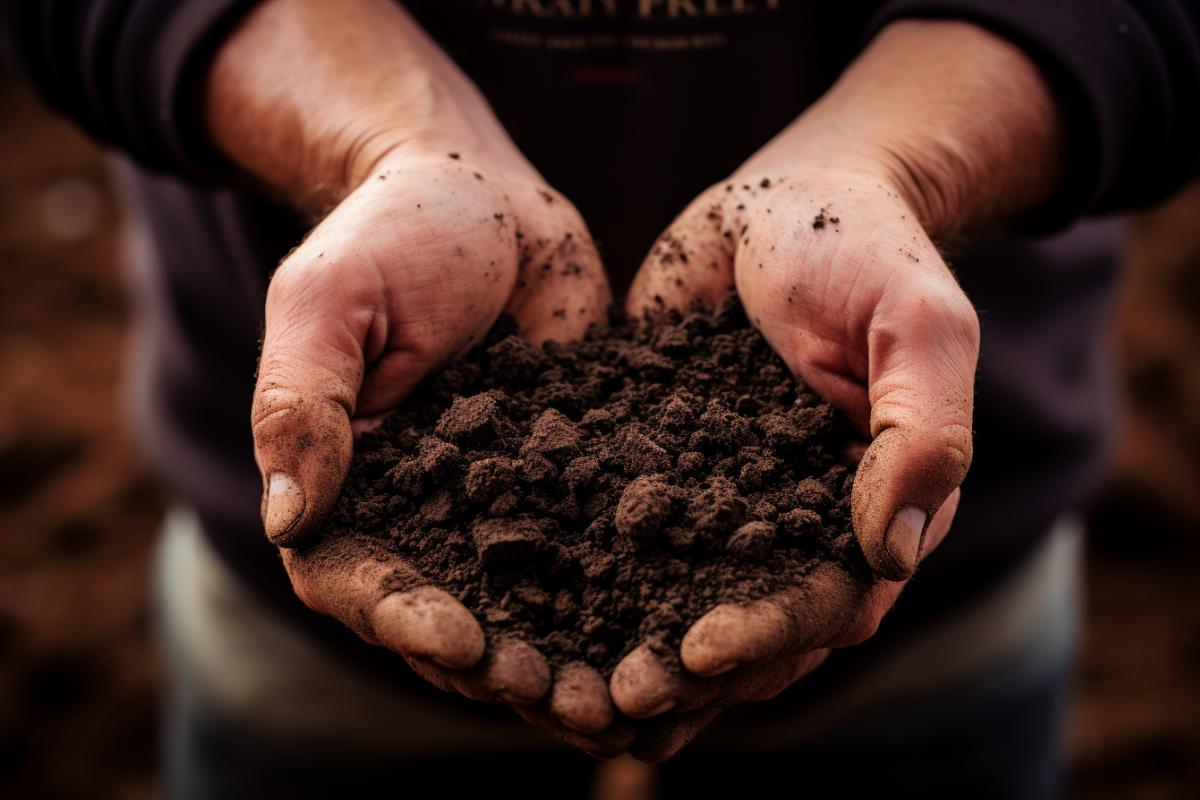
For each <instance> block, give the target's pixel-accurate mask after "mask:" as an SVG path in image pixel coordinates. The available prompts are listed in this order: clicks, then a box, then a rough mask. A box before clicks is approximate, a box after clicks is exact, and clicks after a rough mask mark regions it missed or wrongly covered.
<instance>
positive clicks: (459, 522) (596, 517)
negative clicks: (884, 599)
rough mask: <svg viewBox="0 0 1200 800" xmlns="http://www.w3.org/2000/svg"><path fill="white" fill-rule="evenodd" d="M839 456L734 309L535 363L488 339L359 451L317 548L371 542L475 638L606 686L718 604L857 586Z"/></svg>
mask: <svg viewBox="0 0 1200 800" xmlns="http://www.w3.org/2000/svg"><path fill="white" fill-rule="evenodd" d="M852 439H853V432H852V430H851V428H850V426H849V425H848V424H847V423H845V422H844V421H843V420H841V419H840V418H839V417H838V415H836V414H835V413H834V411H833V410H832V409H831V408H830V407H829V406H828V405H826V404H824V403H823V402H821V401H820V399H819V398H818V397H816V396H815V395H814V394H813V393H812V392H810V391H809V390H808V389H807V388H806V387H805V386H803V385H801V384H799V383H797V381H796V380H795V379H794V378H793V377H792V376H791V375H790V374H789V373H788V371H787V370H786V368H785V367H784V365H783V363H782V362H781V361H780V360H779V359H778V357H777V356H776V355H775V354H774V352H773V351H772V350H771V349H770V347H769V346H768V345H767V344H766V342H765V341H764V340H763V339H762V337H761V336H760V335H759V334H758V333H757V332H756V331H755V330H754V329H753V328H751V327H750V326H749V325H748V324H747V321H746V319H745V318H744V316H743V314H742V312H741V306H740V304H739V303H738V302H737V299H736V298H735V297H732V296H731V297H730V298H728V299H727V300H726V301H725V302H724V303H723V304H722V305H721V307H720V309H719V310H718V311H717V312H703V311H699V310H697V311H694V312H692V313H689V314H686V315H684V314H679V313H677V312H670V313H666V314H663V315H661V316H659V317H658V318H656V319H654V320H649V321H637V322H635V321H631V320H627V319H614V320H613V321H612V323H611V324H610V325H607V326H596V327H594V328H592V329H591V331H590V332H589V334H588V336H587V337H586V338H585V339H584V340H583V341H581V342H575V343H570V344H559V343H548V344H546V345H543V346H542V347H533V346H531V345H529V344H527V343H526V342H525V341H524V340H522V339H520V338H518V337H517V336H516V335H515V329H514V327H513V325H512V324H511V323H510V322H508V321H502V322H501V323H500V324H498V325H497V327H496V329H495V330H493V331H492V333H491V334H490V335H489V337H488V339H487V340H486V341H485V342H484V343H483V344H482V345H481V346H480V347H478V348H476V349H475V350H473V351H471V352H470V353H469V354H468V355H467V356H466V357H464V358H463V359H461V360H460V361H458V362H455V363H454V364H452V365H450V366H449V367H447V368H446V369H445V370H443V371H442V372H441V373H439V374H438V375H436V376H435V377H433V378H431V379H430V380H428V381H427V382H426V383H425V384H424V385H423V386H422V387H421V388H420V389H419V390H418V392H417V393H416V394H415V395H413V396H412V397H411V398H410V399H409V400H408V401H406V402H405V403H404V404H403V406H402V407H401V408H399V409H397V410H396V411H395V412H394V413H392V414H391V415H390V416H389V417H387V418H386V419H385V420H384V422H383V423H382V425H381V426H380V427H379V428H378V429H377V430H375V431H373V432H372V433H370V434H368V435H366V436H364V437H363V438H362V439H361V440H360V442H359V443H358V445H357V452H356V453H355V456H354V461H353V464H352V466H351V470H350V476H349V479H348V480H347V482H346V485H345V488H344V490H343V494H342V497H341V499H340V501H339V503H338V505H337V508H336V509H335V511H334V513H333V515H332V517H331V519H330V522H329V524H328V526H327V528H326V530H325V531H324V532H323V534H322V537H323V539H324V540H325V541H324V543H323V544H324V547H328V546H329V545H330V544H331V543H332V542H331V540H333V541H339V542H344V545H345V548H346V549H347V551H351V552H348V553H347V555H348V557H353V554H352V551H354V550H356V549H361V548H363V547H364V546H367V545H365V544H364V543H369V547H370V549H371V550H372V551H373V552H374V553H375V554H376V557H380V554H384V555H383V556H382V557H384V558H391V559H395V561H396V562H397V563H398V564H399V563H401V562H403V563H405V564H407V565H409V566H411V567H412V568H414V569H415V570H416V571H417V572H419V573H420V574H421V575H422V576H423V577H424V578H426V579H428V580H429V581H430V582H431V583H433V584H434V585H436V586H440V587H443V588H445V589H447V590H448V591H450V592H451V593H452V594H453V595H454V596H456V597H457V598H459V599H460V600H461V601H462V602H463V603H464V604H465V605H466V606H467V607H468V608H469V609H471V611H472V612H474V613H475V614H476V616H477V617H478V618H479V620H480V622H481V624H482V625H483V628H484V631H485V633H486V634H487V637H488V639H489V641H493V640H500V639H502V638H505V637H512V636H516V637H519V638H521V639H524V640H525V641H528V642H529V643H530V644H532V645H533V646H535V647H536V648H538V649H539V650H541V651H542V652H543V653H544V654H545V656H546V658H547V660H548V661H549V662H550V665H551V666H552V667H554V668H559V667H562V666H563V665H566V664H569V663H572V662H586V663H588V664H591V665H592V666H594V667H596V668H597V669H598V670H600V672H601V673H602V674H604V675H605V676H608V675H610V674H611V672H612V669H613V667H614V666H615V665H616V663H617V662H618V661H619V660H620V658H621V657H622V656H624V655H625V654H627V653H628V652H629V651H631V650H632V649H633V648H634V647H636V646H637V645H638V644H640V643H642V642H643V641H647V640H648V641H650V642H651V643H652V644H653V645H655V647H656V650H659V651H661V652H662V653H663V654H664V655H666V656H668V657H669V656H670V654H673V653H675V652H676V651H677V649H678V645H679V641H680V639H681V637H682V635H683V633H684V632H685V631H686V629H687V627H688V626H689V625H690V624H691V623H692V622H694V621H695V620H697V619H698V618H699V617H700V616H701V615H703V614H704V613H705V612H706V611H708V610H709V609H711V608H713V607H714V606H716V605H717V604H719V603H724V602H745V601H750V600H754V599H759V598H762V597H766V596H768V595H769V594H771V593H773V592H775V591H778V590H780V589H783V588H786V587H789V586H795V585H797V584H803V583H804V581H805V578H806V576H807V575H809V574H810V573H811V572H812V571H813V570H814V569H815V568H816V567H817V566H818V565H821V564H827V563H830V562H833V563H835V564H837V565H838V566H839V567H841V568H842V569H844V570H845V571H847V572H848V573H849V574H851V575H852V576H854V577H855V578H856V579H860V580H863V581H867V580H869V570H868V568H867V566H866V564H865V562H864V561H863V560H862V555H861V552H860V551H859V549H858V546H857V544H856V543H855V541H854V539H853V535H852V530H851V523H850V500H849V492H850V487H851V484H852V482H853V477H854V465H853V463H851V462H850V461H849V460H848V458H847V456H846V455H845V454H846V453H848V452H852V451H853V450H854V448H853V447H852V446H851V445H852ZM672 663H673V662H672Z"/></svg>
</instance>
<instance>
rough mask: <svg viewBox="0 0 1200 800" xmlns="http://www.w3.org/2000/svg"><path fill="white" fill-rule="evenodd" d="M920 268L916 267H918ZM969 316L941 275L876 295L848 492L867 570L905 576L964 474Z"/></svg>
mask: <svg viewBox="0 0 1200 800" xmlns="http://www.w3.org/2000/svg"><path fill="white" fill-rule="evenodd" d="M923 274H924V273H923ZM978 352H979V322H978V318H977V317H976V315H975V311H974V309H973V308H972V307H971V305H970V303H969V302H968V301H967V299H966V296H965V295H963V293H962V291H961V290H959V288H958V286H957V285H956V284H955V283H954V280H953V278H952V277H951V276H950V275H949V273H948V272H947V273H946V274H945V275H944V276H940V277H935V278H932V279H931V278H928V277H925V278H920V277H919V276H917V277H914V278H913V280H912V281H910V282H908V283H904V285H903V286H901V287H900V288H897V289H895V290H894V291H889V292H885V293H884V297H883V299H882V300H881V301H880V303H879V305H878V307H877V308H876V311H875V314H874V319H873V320H872V322H871V326H870V331H869V333H868V353H869V359H870V372H869V374H870V375H871V381H870V385H869V387H868V391H869V394H870V401H871V435H872V442H871V445H870V447H868V448H867V452H866V454H865V455H864V457H863V460H862V462H861V463H860V464H859V467H858V472H857V474H856V476H855V481H854V489H853V495H852V512H853V520H854V529H855V533H856V534H857V536H858V540H859V543H860V545H861V546H862V549H863V553H864V554H865V555H866V557H867V561H868V562H870V564H871V566H872V568H873V569H874V570H875V572H876V573H877V574H878V575H880V576H882V577H884V578H888V579H890V580H902V579H904V578H907V577H909V576H910V575H912V572H913V570H914V569H916V566H917V563H918V562H919V561H920V555H921V550H922V543H923V541H924V539H925V536H926V529H927V527H928V524H929V520H930V516H931V515H932V513H933V512H934V511H936V510H937V509H938V508H939V507H940V506H941V505H942V503H943V502H944V501H945V500H946V498H947V497H948V496H949V495H950V493H951V492H952V491H954V489H956V488H957V487H958V486H959V485H960V484H961V483H962V480H963V478H964V477H965V476H966V472H967V468H968V467H969V466H970V463H971V452H972V435H971V414H972V405H973V394H974V382H975V364H976V360H977V356H978Z"/></svg>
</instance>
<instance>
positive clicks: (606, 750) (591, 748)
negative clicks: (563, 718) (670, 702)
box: [512, 703, 637, 758]
mask: <svg viewBox="0 0 1200 800" xmlns="http://www.w3.org/2000/svg"><path fill="white" fill-rule="evenodd" d="M512 710H513V711H515V712H516V714H517V716H519V717H521V719H523V720H525V721H526V722H528V723H529V724H530V725H534V726H536V727H538V728H541V729H542V730H544V731H547V732H548V733H550V734H552V735H553V736H555V737H557V738H559V739H561V740H562V741H564V742H566V743H567V744H569V745H571V746H572V747H577V748H579V749H580V750H582V751H584V752H585V753H587V754H588V755H592V756H595V757H596V758H613V757H615V756H618V755H620V754H622V753H625V752H627V751H628V750H629V747H630V745H631V744H632V743H633V741H634V739H635V738H636V736H637V733H636V731H635V730H634V729H633V726H632V725H631V724H630V723H629V721H628V720H622V719H617V720H616V721H615V722H613V724H612V725H610V726H609V727H607V728H605V729H604V730H602V731H600V732H599V733H593V734H583V733H579V732H578V731H575V730H572V729H570V728H566V727H564V726H563V724H562V723H561V722H559V720H558V717H556V716H554V714H552V713H551V712H550V711H549V710H548V708H547V706H546V704H545V703H536V704H534V705H528V706H523V705H514V706H512Z"/></svg>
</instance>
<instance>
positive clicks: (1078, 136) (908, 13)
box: [869, 0, 1200, 232]
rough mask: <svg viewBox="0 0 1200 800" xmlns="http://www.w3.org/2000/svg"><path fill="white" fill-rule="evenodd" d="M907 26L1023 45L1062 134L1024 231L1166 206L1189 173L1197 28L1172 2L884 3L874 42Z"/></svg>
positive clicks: (1198, 62)
mask: <svg viewBox="0 0 1200 800" xmlns="http://www.w3.org/2000/svg"><path fill="white" fill-rule="evenodd" d="M906 18H925V19H957V20H963V21H966V22H971V23H974V24H977V25H980V26H981V27H984V28H987V29H989V30H990V31H992V32H993V33H995V34H997V35H998V36H1001V37H1003V38H1005V39H1007V40H1009V41H1011V42H1012V43H1013V44H1015V45H1016V46H1017V47H1019V48H1021V49H1022V50H1023V51H1024V52H1025V53H1026V54H1027V55H1028V56H1029V57H1030V58H1031V59H1032V60H1033V61H1034V62H1035V63H1036V64H1037V65H1038V67H1039V68H1040V70H1041V72H1042V74H1043V75H1044V76H1045V78H1046V79H1047V81H1048V83H1049V85H1050V87H1051V90H1052V92H1053V93H1054V95H1055V97H1056V98H1057V100H1058V103H1059V107H1060V109H1061V110H1062V112H1063V117H1064V119H1065V121H1066V126H1067V152H1068V163H1067V165H1066V169H1065V173H1064V180H1063V184H1062V186H1061V187H1060V189H1059V191H1058V192H1057V193H1056V195H1055V196H1054V197H1053V198H1052V199H1051V200H1050V201H1049V202H1048V203H1047V204H1045V205H1044V206H1043V207H1042V208H1040V209H1038V210H1037V211H1036V212H1035V214H1034V215H1033V217H1032V218H1030V219H1027V220H1025V221H1024V225H1023V227H1026V228H1028V229H1033V230H1036V231H1039V232H1045V231H1050V230H1054V229H1057V228H1061V227H1063V226H1065V225H1066V224H1069V223H1070V222H1071V221H1072V220H1073V219H1074V218H1076V217H1077V216H1079V215H1080V214H1083V213H1087V212H1103V211H1111V210H1114V209H1118V208H1123V207H1128V206H1136V205H1142V204H1146V203H1150V202H1154V201H1156V200H1159V199H1162V198H1163V197H1165V196H1166V195H1168V194H1169V193H1170V192H1171V191H1173V190H1174V189H1175V188H1177V187H1178V186H1179V185H1181V184H1182V183H1183V182H1184V181H1185V180H1186V178H1187V177H1188V176H1189V175H1190V174H1191V173H1192V171H1193V168H1194V162H1195V157H1196V153H1195V151H1196V149H1197V148H1195V147H1194V146H1192V145H1191V144H1189V141H1191V140H1192V138H1191V137H1194V136H1195V135H1196V133H1197V128H1198V125H1197V113H1196V111H1195V109H1194V108H1193V106H1195V105H1196V104H1195V102H1194V99H1192V100H1189V99H1188V98H1189V97H1191V98H1195V97H1196V96H1197V95H1196V94H1195V92H1196V91H1197V87H1198V85H1200V55H1198V48H1197V45H1196V30H1195V26H1194V25H1195V20H1193V19H1191V18H1190V17H1189V16H1188V14H1187V13H1186V12H1184V11H1182V10H1180V9H1179V8H1177V7H1176V5H1175V3H1173V2H1171V0H1160V2H1158V3H1154V2H1146V3H1142V4H1141V5H1139V6H1138V8H1137V9H1136V10H1135V9H1134V8H1133V7H1132V5H1131V4H1130V3H1128V2H1122V1H1121V0H1058V1H1057V2H1053V3H1047V2H1044V1H1043V0H891V2H888V3H887V4H886V5H885V6H884V7H883V8H882V9H881V11H880V12H879V14H878V15H877V16H876V17H875V19H874V20H873V21H872V23H871V25H870V29H869V33H870V35H874V34H875V33H877V32H878V31H879V30H880V29H881V28H882V27H883V26H885V25H886V24H888V23H889V22H893V21H895V20H898V19H906Z"/></svg>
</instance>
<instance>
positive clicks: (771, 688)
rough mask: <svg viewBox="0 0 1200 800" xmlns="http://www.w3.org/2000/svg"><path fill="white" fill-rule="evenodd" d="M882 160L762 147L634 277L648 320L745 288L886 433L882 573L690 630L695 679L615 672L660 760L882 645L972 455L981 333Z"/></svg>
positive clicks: (842, 399)
mask: <svg viewBox="0 0 1200 800" xmlns="http://www.w3.org/2000/svg"><path fill="white" fill-rule="evenodd" d="M887 174H888V173H887V172H886V171H884V170H878V171H875V170H870V169H867V168H863V169H822V168H820V167H818V166H816V165H804V164H800V163H797V161H796V160H795V159H794V158H791V157H789V158H787V159H782V158H780V159H776V158H774V157H773V154H772V152H771V150H770V149H769V148H768V150H766V151H764V152H763V153H761V154H760V155H759V156H757V157H756V158H755V159H753V160H752V161H751V162H750V163H748V164H747V165H746V166H745V167H744V168H743V169H742V170H740V171H739V172H738V173H737V174H735V175H734V176H732V177H731V178H730V179H729V181H727V182H724V183H721V184H718V185H716V186H714V187H712V188H711V189H709V190H708V191H707V192H705V193H704V194H703V195H701V196H700V198H699V199H697V200H696V201H695V202H693V203H692V204H691V205H690V206H689V207H688V208H687V210H685V211H684V212H683V214H682V215H680V216H679V218H678V219H677V220H676V221H675V222H674V223H673V224H672V226H671V227H670V229H669V230H668V231H667V232H666V234H664V237H663V240H664V241H669V242H671V243H672V247H673V248H680V247H681V248H682V250H683V252H684V253H685V254H686V256H687V258H686V259H682V258H679V257H678V250H677V249H676V251H675V254H674V255H675V257H670V256H668V257H666V258H663V257H662V254H663V253H666V252H667V251H668V248H663V247H656V248H655V252H652V253H651V255H650V257H649V258H648V259H647V261H646V262H645V263H644V264H643V266H642V269H641V271H640V272H639V274H638V276H637V278H636V279H635V281H634V285H633V288H632V290H631V293H630V298H629V310H630V311H631V313H634V314H641V313H642V312H643V311H646V310H652V309H656V308H661V307H663V306H667V307H678V308H686V307H688V306H689V305H691V304H692V303H694V302H695V301H696V300H699V301H701V302H703V303H705V304H707V305H709V306H713V305H715V304H716V303H717V302H719V301H720V299H721V298H722V297H723V296H724V295H725V294H726V293H727V292H728V291H729V290H730V289H732V288H734V287H736V289H737V291H738V293H739V295H740V297H741V300H742V302H743V303H744V305H745V308H746V313H747V316H748V317H749V319H750V320H751V322H752V324H754V325H755V326H756V327H757V328H758V329H759V330H760V331H761V332H762V334H763V335H764V336H765V337H766V339H767V341H768V342H770V344H771V345H772V346H773V347H774V348H775V349H776V351H778V352H779V354H780V355H781V356H782V357H783V359H784V361H785V362H786V363H787V364H788V366H789V367H790V368H791V369H792V371H793V372H794V373H795V374H796V375H798V376H799V377H800V378H801V379H802V380H804V381H805V382H806V383H807V384H808V385H809V386H811V387H812V388H813V389H814V390H815V391H816V392H817V393H818V394H820V395H821V396H822V397H824V398H825V399H826V400H828V401H829V402H831V403H833V404H834V405H835V406H836V407H838V408H839V409H840V410H841V411H843V412H844V413H845V414H847V415H848V416H849V417H850V419H851V420H852V421H853V422H854V423H856V424H857V425H858V426H859V427H860V428H861V429H862V430H863V432H864V433H867V434H869V435H870V437H871V440H872V441H871V445H870V447H869V448H868V449H867V451H866V453H865V455H864V457H863V459H862V461H861V464H860V466H859V468H858V473H857V475H856V478H855V482H854V490H853V496H852V506H853V522H854V530H855V534H856V536H857V538H858V541H859V543H860V545H861V547H862V550H863V553H864V554H865V556H866V558H867V561H868V562H869V563H870V565H871V567H872V569H873V571H874V573H875V575H876V581H875V582H874V583H873V585H871V586H869V587H864V586H861V585H860V584H859V583H857V582H856V581H855V580H853V579H852V578H851V577H850V576H849V575H848V574H846V573H845V572H844V571H842V570H841V569H840V568H838V567H836V566H834V565H832V564H828V565H825V566H824V567H822V568H821V569H820V570H819V571H818V572H817V574H816V575H814V576H813V578H812V579H811V581H810V582H809V583H806V584H805V585H801V586H796V587H794V588H792V589H789V590H787V591H785V592H782V593H780V594H778V595H775V596H772V597H769V598H766V599H764V600H760V601H758V602H756V603H752V604H749V605H745V606H735V605H724V606H719V607H717V608H714V609H713V610H711V611H709V612H708V613H707V614H705V615H704V616H703V617H702V618H701V619H700V620H698V621H697V622H696V623H695V624H694V625H693V626H692V627H691V629H690V630H689V631H688V632H687V634H686V635H685V636H684V638H683V642H682V645H681V648H680V658H681V661H682V663H683V666H684V667H685V668H686V673H685V674H681V675H672V674H671V673H670V672H669V671H668V670H666V669H665V668H664V665H663V664H662V663H661V662H660V661H659V660H658V658H657V657H656V656H655V655H654V654H653V652H652V651H651V649H650V648H649V647H647V646H641V647H639V648H637V649H635V650H634V651H633V652H632V653H631V654H630V655H628V656H627V657H626V658H625V659H624V660H623V661H622V662H621V663H620V664H619V665H618V666H617V668H616V670H615V672H614V673H613V676H612V681H611V693H612V696H613V700H614V702H615V703H616V705H617V706H618V707H619V708H620V709H621V711H622V712H624V713H625V714H626V715H628V716H630V717H634V718H637V719H641V720H643V723H642V725H643V726H644V727H643V728H642V730H641V733H640V734H639V738H638V742H637V744H636V745H635V748H636V749H635V752H636V753H637V754H638V755H639V756H641V757H644V758H649V759H661V758H664V757H666V756H668V755H670V754H671V753H673V752H674V751H676V750H677V749H678V748H680V747H682V746H683V745H684V744H685V743H686V742H687V741H689V740H690V738H691V737H692V736H694V735H695V734H696V733H697V732H698V731H699V730H700V729H701V728H702V727H703V726H704V725H705V724H707V722H709V721H710V720H711V719H712V718H713V717H715V716H716V715H717V714H718V713H719V712H720V711H721V710H723V709H725V708H728V707H729V706H731V705H734V704H737V703H741V702H744V701H747V700H764V699H767V698H770V697H773V696H775V695H776V694H778V693H779V692H781V691H783V690H784V689H785V688H786V687H787V686H789V685H790V684H791V683H793V682H794V681H795V680H797V679H798V678H800V677H801V676H802V675H804V674H806V673H808V672H809V671H811V670H812V669H814V668H815V667H816V666H817V665H819V664H820V663H821V662H822V661H823V660H824V659H825V657H826V656H827V655H828V653H829V650H830V648H836V647H845V646H847V645H851V644H855V643H858V642H861V641H863V640H864V639H866V638H868V637H870V636H871V635H872V634H873V633H874V631H875V629H876V628H877V627H878V625H879V622H880V619H881V618H882V617H883V615H884V614H885V613H886V612H887V611H888V609H889V608H890V607H891V606H892V604H893V603H894V602H895V600H896V597H897V596H898V595H899V594H900V591H901V589H902V588H903V586H904V584H905V582H906V581H907V579H908V578H909V577H910V576H911V575H912V574H913V571H914V569H915V568H916V566H917V564H918V562H919V561H920V560H921V558H923V557H924V556H926V555H928V553H930V552H931V551H932V550H933V549H934V548H935V547H937V545H938V544H939V543H940V542H941V540H942V539H943V537H944V536H945V535H946V532H947V531H948V530H949V528H950V523H951V521H952V519H953V517H954V512H955V510H956V508H957V506H958V497H959V491H958V486H959V484H960V483H961V482H962V480H963V477H964V476H965V475H966V471H967V467H968V466H969V464H970V461H971V413H972V395H973V384H974V376H975V363H976V358H977V355H978V350H979V327H978V320H977V318H976V315H975V311H974V309H973V308H972V306H971V304H970V302H969V301H968V300H967V298H966V296H965V295H964V294H963V292H962V290H961V289H960V288H959V287H958V283H957V282H956V281H955V279H954V276H953V275H952V274H951V272H950V270H949V269H948V268H947V267H946V264H945V263H944V262H943V260H942V258H941V256H940V255H939V253H938V251H937V248H936V247H935V246H934V245H933V243H932V242H931V241H930V239H929V237H928V236H927V235H926V233H925V231H924V229H923V228H922V226H921V224H920V223H919V222H918V219H917V214H916V212H915V209H914V208H913V207H912V206H911V205H910V204H909V203H907V202H906V200H905V199H904V197H903V193H902V192H901V190H900V187H894V186H893V184H892V182H891V181H890V180H889V179H888V178H887Z"/></svg>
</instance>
